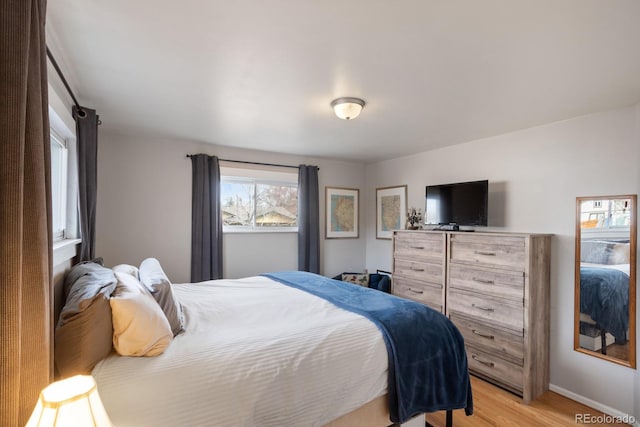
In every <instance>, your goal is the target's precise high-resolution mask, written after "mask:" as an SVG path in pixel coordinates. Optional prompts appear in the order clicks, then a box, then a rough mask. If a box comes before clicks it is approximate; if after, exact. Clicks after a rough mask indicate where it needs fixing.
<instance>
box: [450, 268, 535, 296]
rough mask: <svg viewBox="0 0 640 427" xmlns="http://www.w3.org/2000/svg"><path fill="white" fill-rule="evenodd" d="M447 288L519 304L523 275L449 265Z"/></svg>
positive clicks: (520, 273) (522, 288)
mask: <svg viewBox="0 0 640 427" xmlns="http://www.w3.org/2000/svg"><path fill="white" fill-rule="evenodd" d="M449 287H450V288H452V289H464V290H467V291H472V292H477V293H481V294H485V295H492V296H496V297H501V298H505V299H509V300H512V301H515V302H520V303H521V302H522V300H523V299H524V273H523V272H512V271H508V270H497V269H489V268H482V267H477V266H469V265H464V264H451V265H450V266H449Z"/></svg>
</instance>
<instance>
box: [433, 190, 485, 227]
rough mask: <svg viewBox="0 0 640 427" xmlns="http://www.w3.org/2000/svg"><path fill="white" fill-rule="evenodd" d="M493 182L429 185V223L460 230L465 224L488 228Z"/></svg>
mask: <svg viewBox="0 0 640 427" xmlns="http://www.w3.org/2000/svg"><path fill="white" fill-rule="evenodd" d="M488 200H489V181H487V180H484V181H472V182H458V183H455V184H443V185H428V186H427V188H426V207H425V215H424V219H425V224H432V225H440V226H442V225H446V226H448V227H451V228H448V229H458V226H460V225H463V226H466V225H480V226H486V225H487V221H488V220H487V216H488V215H487V213H488Z"/></svg>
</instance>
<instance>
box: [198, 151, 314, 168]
mask: <svg viewBox="0 0 640 427" xmlns="http://www.w3.org/2000/svg"><path fill="white" fill-rule="evenodd" d="M191 157H193V155H192V154H187V158H191ZM218 160H219V161H221V162H231V163H245V164H247V165H260V166H275V167H279V168H292V169H300V167H299V166H291V165H279V164H277V163H262V162H247V161H244V160H229V159H218ZM318 170H320V168H318Z"/></svg>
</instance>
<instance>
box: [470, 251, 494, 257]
mask: <svg viewBox="0 0 640 427" xmlns="http://www.w3.org/2000/svg"><path fill="white" fill-rule="evenodd" d="M474 253H475V254H476V255H486V256H496V253H495V252H486V251H475V252H474Z"/></svg>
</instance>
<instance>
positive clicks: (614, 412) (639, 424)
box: [549, 384, 640, 427]
mask: <svg viewBox="0 0 640 427" xmlns="http://www.w3.org/2000/svg"><path fill="white" fill-rule="evenodd" d="M549 390H551V391H553V392H555V393H558V394H561V395H562V396H564V397H568V398H569V399H571V400H575V401H576V402H579V403H582V404H583V405H586V406H588V407H590V408H593V409H595V410H597V411H600V412H602V413H604V414H607V415H611V416H612V417H615V418H618V419H620V420H627V421H628V422H629V423H630V424H632V425H633V426H634V427H640V420H637V419H635V417H634V416H633V415H630V414H625V413H624V412H622V411H619V410H618V409H615V408H612V407H610V406H607V405H603V404H602V403H600V402H596V401H595V400H592V399H589V398H587V397H584V396H582V395H580V394H577V393H574V392H572V391H569V390H566V389H564V388H562V387H558V386H557V385H555V384H549Z"/></svg>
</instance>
